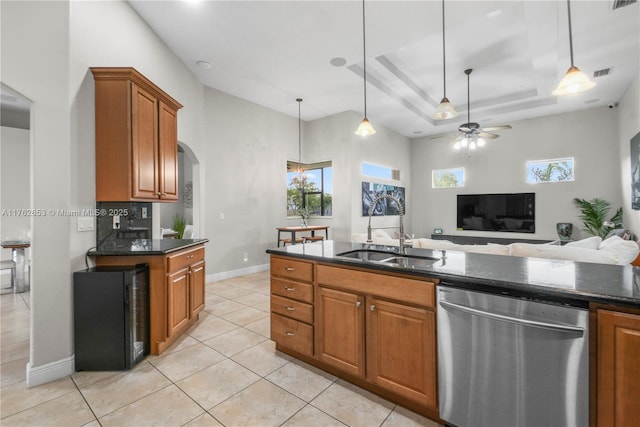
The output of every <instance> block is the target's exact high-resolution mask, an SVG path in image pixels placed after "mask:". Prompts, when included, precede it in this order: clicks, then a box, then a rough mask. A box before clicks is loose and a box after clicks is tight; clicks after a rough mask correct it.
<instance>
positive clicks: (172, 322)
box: [167, 268, 190, 336]
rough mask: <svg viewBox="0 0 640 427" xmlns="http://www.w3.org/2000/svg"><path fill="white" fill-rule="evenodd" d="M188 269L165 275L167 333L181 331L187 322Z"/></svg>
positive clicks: (171, 333) (169, 334)
mask: <svg viewBox="0 0 640 427" xmlns="http://www.w3.org/2000/svg"><path fill="white" fill-rule="evenodd" d="M189 313H190V311H189V269H188V268H184V269H182V270H179V271H176V272H175V273H173V274H170V275H168V276H167V320H168V325H167V326H168V330H167V335H168V336H172V335H173V334H175V333H178V332H180V331H181V329H182V328H183V327H184V326H185V325H186V324H187V323H188V322H189Z"/></svg>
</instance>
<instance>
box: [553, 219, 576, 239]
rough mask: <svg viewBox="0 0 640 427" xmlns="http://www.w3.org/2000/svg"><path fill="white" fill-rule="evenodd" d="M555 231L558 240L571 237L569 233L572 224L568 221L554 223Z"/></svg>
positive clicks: (571, 230)
mask: <svg viewBox="0 0 640 427" xmlns="http://www.w3.org/2000/svg"><path fill="white" fill-rule="evenodd" d="M556 231H557V232H558V237H560V240H569V239H571V233H573V224H571V223H570V222H559V223H557V224H556Z"/></svg>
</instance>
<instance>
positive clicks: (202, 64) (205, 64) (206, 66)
mask: <svg viewBox="0 0 640 427" xmlns="http://www.w3.org/2000/svg"><path fill="white" fill-rule="evenodd" d="M196 65H197V66H198V67H199V68H202V69H203V70H210V69H211V64H210V63H209V62H207V61H197V62H196Z"/></svg>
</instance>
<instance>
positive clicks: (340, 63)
mask: <svg viewBox="0 0 640 427" xmlns="http://www.w3.org/2000/svg"><path fill="white" fill-rule="evenodd" d="M329 62H330V63H331V65H333V66H334V67H343V66H344V65H345V64H346V63H347V60H346V59H344V58H341V57H339V56H337V57H335V58H332V59H331V61H329Z"/></svg>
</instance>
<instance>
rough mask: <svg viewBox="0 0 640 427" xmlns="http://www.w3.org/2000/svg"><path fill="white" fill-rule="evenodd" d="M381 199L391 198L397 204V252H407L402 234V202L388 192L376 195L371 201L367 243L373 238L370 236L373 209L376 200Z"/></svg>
mask: <svg viewBox="0 0 640 427" xmlns="http://www.w3.org/2000/svg"><path fill="white" fill-rule="evenodd" d="M382 199H389V200H392V201H394V202H395V203H396V205H398V215H400V239H399V240H400V248H399V252H400V253H402V254H406V253H407V245H405V234H404V207H403V206H402V203H400V200H398V199H397V198H395V197H393V196H392V195H390V194H386V193H384V194H379V195H377V196H376V198H375V199H373V201H372V202H371V206H370V207H369V225H367V243H373V238H372V237H371V217H372V216H373V211H374V210H375V208H376V205H377V204H378V202H379V201H380V200H382Z"/></svg>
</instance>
